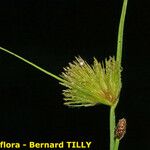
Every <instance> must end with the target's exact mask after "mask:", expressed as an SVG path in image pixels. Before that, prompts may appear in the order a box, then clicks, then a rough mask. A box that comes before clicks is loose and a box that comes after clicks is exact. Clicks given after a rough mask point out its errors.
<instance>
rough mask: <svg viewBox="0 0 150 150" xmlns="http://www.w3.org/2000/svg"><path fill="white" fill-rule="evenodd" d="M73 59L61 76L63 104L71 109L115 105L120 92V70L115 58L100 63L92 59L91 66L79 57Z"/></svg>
mask: <svg viewBox="0 0 150 150" xmlns="http://www.w3.org/2000/svg"><path fill="white" fill-rule="evenodd" d="M75 58H76V60H75V61H73V63H69V66H68V67H66V68H64V72H63V73H62V74H61V77H62V78H63V80H64V82H61V83H60V84H62V85H63V86H65V87H66V89H65V90H63V95H64V96H65V97H64V100H65V103H64V104H65V105H67V106H71V107H80V106H94V105H96V104H105V105H109V106H112V105H113V104H115V103H116V102H117V100H118V96H119V94H120V90H121V68H120V65H119V64H118V62H117V61H116V60H115V58H114V57H110V58H109V59H105V61H104V62H102V63H100V62H98V61H97V59H96V58H94V63H93V65H91V66H90V65H89V64H88V63H87V62H86V61H84V60H83V59H82V58H81V57H75Z"/></svg>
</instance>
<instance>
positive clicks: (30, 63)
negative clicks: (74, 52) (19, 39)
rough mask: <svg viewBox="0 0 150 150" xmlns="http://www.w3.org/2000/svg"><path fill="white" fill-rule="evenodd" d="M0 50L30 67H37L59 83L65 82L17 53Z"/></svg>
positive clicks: (0, 48)
mask: <svg viewBox="0 0 150 150" xmlns="http://www.w3.org/2000/svg"><path fill="white" fill-rule="evenodd" d="M0 50H2V51H4V52H6V53H9V54H11V55H13V56H15V57H17V58H19V59H20V60H22V61H24V62H26V63H27V64H29V65H31V66H33V67H35V68H36V69H38V70H40V71H42V72H44V73H45V74H48V75H50V76H51V77H53V78H55V79H57V80H59V81H61V82H64V80H63V79H62V78H60V77H58V76H56V75H54V74H52V73H51V72H49V71H47V70H45V69H43V68H41V67H39V66H37V65H36V64H34V63H32V62H30V61H28V60H27V59H25V58H23V57H21V56H19V55H17V54H15V53H13V52H11V51H9V50H7V49H5V48H2V47H0Z"/></svg>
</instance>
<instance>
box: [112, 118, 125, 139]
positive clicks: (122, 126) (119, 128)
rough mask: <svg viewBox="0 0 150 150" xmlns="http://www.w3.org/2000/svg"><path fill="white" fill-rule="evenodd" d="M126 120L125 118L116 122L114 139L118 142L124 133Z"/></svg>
mask: <svg viewBox="0 0 150 150" xmlns="http://www.w3.org/2000/svg"><path fill="white" fill-rule="evenodd" d="M126 125H127V123H126V119H125V118H122V119H120V120H119V121H118V124H117V127H116V130H115V137H116V138H117V139H119V140H121V139H122V138H123V137H124V135H125V133H126Z"/></svg>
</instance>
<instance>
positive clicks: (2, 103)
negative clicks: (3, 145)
mask: <svg viewBox="0 0 150 150" xmlns="http://www.w3.org/2000/svg"><path fill="white" fill-rule="evenodd" d="M121 6H122V0H110V1H108V0H93V1H81V0H21V1H19V0H18V1H17V0H5V1H1V2H0V46H2V47H5V48H7V49H9V50H11V51H13V52H15V53H17V54H19V55H21V56H23V57H25V58H27V59H29V60H31V61H32V62H34V63H36V64H38V65H39V66H41V67H43V68H45V69H47V70H49V71H51V72H52V73H54V74H56V75H58V74H60V73H61V72H62V71H63V69H62V68H63V67H65V66H67V64H68V62H70V61H72V60H73V59H74V56H77V55H80V56H82V57H83V58H84V59H86V60H87V61H88V62H89V63H92V57H93V56H95V57H96V58H97V59H99V60H102V59H104V58H105V57H108V56H110V55H115V53H116V40H117V29H118V22H119V17H120V11H121ZM149 18H150V10H149V4H148V3H146V2H144V1H142V2H141V1H139V0H136V1H135V0H132V1H131V0H129V3H128V10H127V16H126V23H125V34H124V50H123V64H122V65H123V75H122V80H123V88H122V93H121V97H120V102H119V105H118V107H117V110H116V114H117V119H119V118H122V117H125V118H126V119H127V124H128V126H127V134H126V136H125V138H124V139H123V140H122V142H121V144H120V149H122V150H127V149H136V150H137V149H141V148H143V149H144V150H149V147H150V137H149V134H150V129H149V128H150V116H149V115H150V98H149V95H150V94H149V93H150V92H149V90H150V84H149V83H150V79H149V77H150V71H149V68H150V67H149V65H150V61H149V58H150V57H149V50H150V49H149V47H150V46H149V43H150V42H149V41H150V29H149V26H150V19H149ZM0 68H1V72H0V140H1V141H2V140H6V141H13V142H14V141H19V142H20V141H22V142H28V141H30V140H35V141H44V142H47V141H54V142H58V141H62V140H64V141H67V140H74V141H85V140H88V141H89V140H90V141H92V142H93V143H94V144H93V146H92V149H95V150H98V149H103V150H106V149H108V148H109V125H108V121H109V118H108V115H109V108H108V107H105V106H103V105H99V106H95V107H90V108H80V109H79V108H76V109H69V108H67V107H65V106H64V105H63V96H62V94H61V92H62V89H63V87H62V86H61V85H59V83H58V81H57V80H55V79H53V78H51V77H49V76H48V75H46V74H44V73H42V72H40V71H38V70H36V69H35V68H33V67H31V66H29V65H28V64H25V63H24V62H22V61H20V60H18V59H16V58H15V57H13V56H10V55H9V54H6V53H4V52H0Z"/></svg>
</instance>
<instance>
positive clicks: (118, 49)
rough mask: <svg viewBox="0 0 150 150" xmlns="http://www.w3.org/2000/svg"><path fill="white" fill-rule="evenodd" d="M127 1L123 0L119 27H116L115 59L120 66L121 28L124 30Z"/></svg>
mask: <svg viewBox="0 0 150 150" xmlns="http://www.w3.org/2000/svg"><path fill="white" fill-rule="evenodd" d="M127 3H128V0H124V2H123V6H122V12H121V17H120V23H119V29H118V40H117V61H118V62H119V64H120V66H121V60H122V46H123V30H124V22H125V16H126V9H127Z"/></svg>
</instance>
